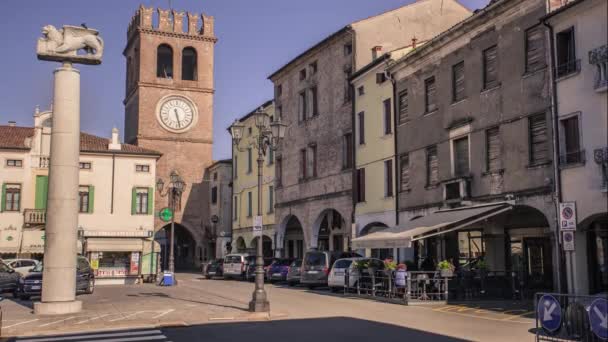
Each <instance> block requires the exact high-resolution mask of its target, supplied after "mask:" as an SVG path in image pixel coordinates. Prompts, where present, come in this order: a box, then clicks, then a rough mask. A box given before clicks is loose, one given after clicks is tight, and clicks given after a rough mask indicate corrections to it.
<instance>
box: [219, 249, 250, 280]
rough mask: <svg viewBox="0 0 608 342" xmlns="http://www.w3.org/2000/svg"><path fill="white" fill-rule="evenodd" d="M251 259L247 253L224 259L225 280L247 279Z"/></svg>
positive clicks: (227, 256) (231, 255) (228, 256)
mask: <svg viewBox="0 0 608 342" xmlns="http://www.w3.org/2000/svg"><path fill="white" fill-rule="evenodd" d="M250 260H251V257H250V255H249V254H246V253H235V254H228V255H226V256H225V257H224V265H223V271H224V278H238V279H243V280H244V279H245V275H246V272H247V265H248V264H249V261H250Z"/></svg>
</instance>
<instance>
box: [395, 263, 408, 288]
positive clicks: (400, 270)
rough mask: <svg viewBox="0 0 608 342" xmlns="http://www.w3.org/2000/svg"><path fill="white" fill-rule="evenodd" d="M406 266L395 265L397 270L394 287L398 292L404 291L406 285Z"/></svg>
mask: <svg viewBox="0 0 608 342" xmlns="http://www.w3.org/2000/svg"><path fill="white" fill-rule="evenodd" d="M406 284H407V266H406V265H405V264H399V265H397V271H395V287H396V288H397V293H398V294H403V293H405V287H406V286H407V285H406Z"/></svg>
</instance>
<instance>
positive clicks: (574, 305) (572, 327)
mask: <svg viewBox="0 0 608 342" xmlns="http://www.w3.org/2000/svg"><path fill="white" fill-rule="evenodd" d="M544 296H546V297H544ZM543 298H545V299H543ZM599 298H603V299H604V300H605V299H606V296H605V295H603V296H578V295H569V294H559V293H537V294H536V295H535V300H534V302H535V303H536V310H535V320H536V329H535V331H536V341H581V342H600V341H606V340H605V339H602V338H600V336H598V334H597V328H598V326H592V323H591V318H590V316H591V315H601V316H603V317H599V316H598V317H594V319H595V322H598V320H597V319H599V320H600V321H599V322H601V320H602V319H603V320H605V319H606V318H607V317H606V315H607V313H606V312H599V313H598V312H597V311H598V310H597V309H596V310H593V309H592V306H593V305H592V304H593V303H594V301H596V300H598V299H599ZM541 299H543V303H539V301H540V300H541ZM546 299H548V301H547V300H546ZM554 303H555V304H557V305H554ZM594 308H596V307H595V306H594ZM600 324H601V323H600ZM599 328H602V327H599ZM604 329H605V328H604Z"/></svg>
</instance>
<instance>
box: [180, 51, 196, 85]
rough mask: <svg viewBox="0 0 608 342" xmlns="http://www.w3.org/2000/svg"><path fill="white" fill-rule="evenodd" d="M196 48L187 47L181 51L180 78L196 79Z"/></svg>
mask: <svg viewBox="0 0 608 342" xmlns="http://www.w3.org/2000/svg"><path fill="white" fill-rule="evenodd" d="M196 73H197V68H196V50H194V49H193V48H191V47H187V48H185V49H184V50H183V51H182V80H186V81H196Z"/></svg>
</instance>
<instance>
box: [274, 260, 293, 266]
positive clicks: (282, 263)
mask: <svg viewBox="0 0 608 342" xmlns="http://www.w3.org/2000/svg"><path fill="white" fill-rule="evenodd" d="M290 263H291V260H289V259H280V260H277V261H275V263H274V265H275V266H289V264H290Z"/></svg>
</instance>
